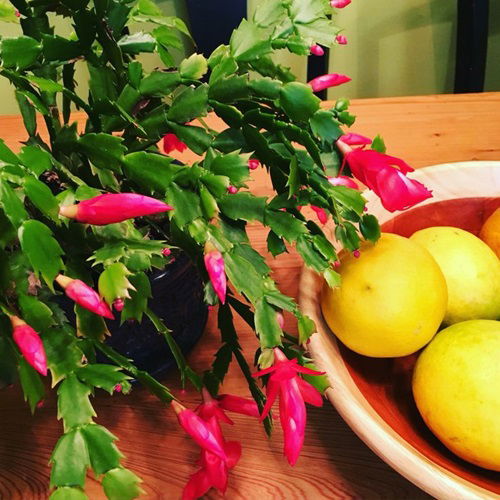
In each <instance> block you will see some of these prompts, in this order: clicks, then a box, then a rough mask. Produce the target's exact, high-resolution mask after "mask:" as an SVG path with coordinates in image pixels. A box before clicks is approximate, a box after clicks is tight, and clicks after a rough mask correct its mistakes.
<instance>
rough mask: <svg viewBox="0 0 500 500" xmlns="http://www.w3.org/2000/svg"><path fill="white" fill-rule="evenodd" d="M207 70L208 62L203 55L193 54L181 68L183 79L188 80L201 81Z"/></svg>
mask: <svg viewBox="0 0 500 500" xmlns="http://www.w3.org/2000/svg"><path fill="white" fill-rule="evenodd" d="M207 70H208V63H207V60H206V59H205V58H204V57H203V56H202V55H201V54H191V55H190V56H189V57H188V58H187V59H184V60H183V61H182V62H181V64H180V66H179V72H180V74H181V78H183V79H186V80H199V79H200V78H201V77H202V76H203V75H204V74H205V73H206V72H207Z"/></svg>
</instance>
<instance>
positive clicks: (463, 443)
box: [413, 319, 500, 471]
mask: <svg viewBox="0 0 500 500" xmlns="http://www.w3.org/2000/svg"><path fill="white" fill-rule="evenodd" d="M499 359H500V322H498V321H493V320H484V319H483V320H470V321H463V322H461V323H456V324H454V325H452V326H449V327H448V328H446V329H444V330H442V331H441V332H439V333H438V334H437V335H436V336H435V337H434V339H433V340H432V342H431V343H430V344H429V345H428V346H427V347H426V348H425V349H424V351H423V352H422V354H421V355H420V356H419V358H418V360H417V364H416V365H415V371H414V372H413V395H414V398H415V402H416V403H417V407H418V409H419V411H420V414H421V415H422V418H423V419H424V421H425V423H426V424H427V425H428V426H429V428H430V429H431V430H432V432H433V433H434V434H435V435H436V436H437V437H438V438H439V439H440V440H441V441H442V442H443V444H445V445H446V446H447V447H448V448H449V449H450V450H451V451H452V452H454V453H456V454H457V455H458V456H460V457H462V458H463V459H464V460H467V461H469V462H472V463H473V464H476V465H479V466H481V467H485V468H487V469H492V470H496V471H500V420H499V418H498V415H500V397H499V395H498V388H499V387H500V363H499V362H498V360H499Z"/></svg>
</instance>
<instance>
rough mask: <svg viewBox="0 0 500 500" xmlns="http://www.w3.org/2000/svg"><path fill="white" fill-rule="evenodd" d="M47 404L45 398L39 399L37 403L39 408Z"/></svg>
mask: <svg viewBox="0 0 500 500" xmlns="http://www.w3.org/2000/svg"><path fill="white" fill-rule="evenodd" d="M44 406H45V399H41V400H40V401H38V403H37V404H36V407H37V408H43V407H44Z"/></svg>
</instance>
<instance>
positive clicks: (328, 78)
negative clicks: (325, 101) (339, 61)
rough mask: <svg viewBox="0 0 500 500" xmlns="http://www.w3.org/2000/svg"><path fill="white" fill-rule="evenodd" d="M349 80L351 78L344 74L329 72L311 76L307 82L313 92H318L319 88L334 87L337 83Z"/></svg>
mask: <svg viewBox="0 0 500 500" xmlns="http://www.w3.org/2000/svg"><path fill="white" fill-rule="evenodd" d="M350 81H351V79H350V78H349V77H348V76H346V75H341V74H339V73H330V74H327V75H321V76H317V77H316V78H313V79H312V80H311V81H310V82H309V85H310V86H311V88H312V89H313V92H320V91H321V90H325V89H328V88H330V87H336V86H337V85H342V84H343V83H347V82H350Z"/></svg>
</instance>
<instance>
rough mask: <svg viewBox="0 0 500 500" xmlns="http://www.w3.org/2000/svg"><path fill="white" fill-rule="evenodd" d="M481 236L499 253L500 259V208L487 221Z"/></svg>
mask: <svg viewBox="0 0 500 500" xmlns="http://www.w3.org/2000/svg"><path fill="white" fill-rule="evenodd" d="M479 237H480V238H481V239H482V240H483V241H484V242H485V243H486V244H487V245H488V246H489V247H490V248H491V249H492V250H493V251H494V252H495V253H496V254H497V257H498V258H499V259H500V208H497V209H496V210H495V211H494V212H493V213H492V214H491V215H490V216H489V217H488V218H487V219H486V221H485V223H484V224H483V227H482V228H481V232H480V233H479Z"/></svg>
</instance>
